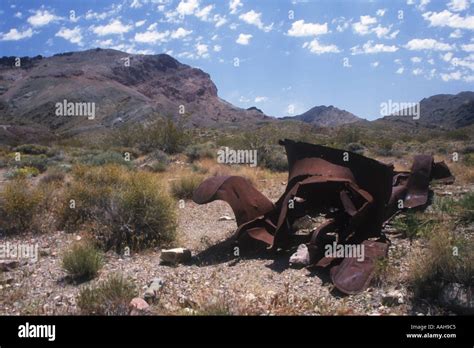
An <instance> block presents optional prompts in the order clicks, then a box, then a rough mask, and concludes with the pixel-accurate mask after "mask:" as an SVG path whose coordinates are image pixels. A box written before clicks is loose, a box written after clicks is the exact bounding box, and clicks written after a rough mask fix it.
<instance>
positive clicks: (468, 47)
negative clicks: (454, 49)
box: [461, 43, 474, 52]
mask: <svg viewBox="0 0 474 348" xmlns="http://www.w3.org/2000/svg"><path fill="white" fill-rule="evenodd" d="M461 48H462V50H463V51H466V52H474V43H472V44H467V45H462V46H461Z"/></svg>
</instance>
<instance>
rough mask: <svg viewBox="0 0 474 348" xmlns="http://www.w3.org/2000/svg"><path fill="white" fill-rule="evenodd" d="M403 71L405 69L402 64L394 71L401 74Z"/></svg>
mask: <svg viewBox="0 0 474 348" xmlns="http://www.w3.org/2000/svg"><path fill="white" fill-rule="evenodd" d="M403 71H405V68H404V67H403V66H401V67H399V68H398V69H397V71H396V73H397V74H400V75H401V74H403Z"/></svg>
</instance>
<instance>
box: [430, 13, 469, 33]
mask: <svg viewBox="0 0 474 348" xmlns="http://www.w3.org/2000/svg"><path fill="white" fill-rule="evenodd" d="M423 18H424V19H425V20H427V21H429V22H430V26H433V27H450V28H454V29H469V30H474V16H466V17H462V16H460V15H459V14H457V13H452V12H450V11H448V10H444V11H442V12H426V13H423Z"/></svg>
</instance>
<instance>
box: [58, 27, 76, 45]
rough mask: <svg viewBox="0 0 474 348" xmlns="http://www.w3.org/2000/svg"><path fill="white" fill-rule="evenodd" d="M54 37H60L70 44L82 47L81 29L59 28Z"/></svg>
mask: <svg viewBox="0 0 474 348" xmlns="http://www.w3.org/2000/svg"><path fill="white" fill-rule="evenodd" d="M54 36H56V37H61V38H63V39H65V40H67V41H69V42H70V43H73V44H77V45H79V46H82V45H83V43H82V33H81V28H79V27H78V26H77V27H75V28H74V29H68V28H61V29H60V30H59V31H58V32H57V33H56V34H55V35H54Z"/></svg>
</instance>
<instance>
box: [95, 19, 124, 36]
mask: <svg viewBox="0 0 474 348" xmlns="http://www.w3.org/2000/svg"><path fill="white" fill-rule="evenodd" d="M91 29H92V31H93V32H94V33H95V34H97V35H99V36H105V35H117V34H124V33H127V32H129V31H130V30H131V29H132V26H131V25H125V24H123V23H122V22H121V21H120V19H114V20H112V21H111V22H110V23H109V24H106V25H98V26H92V27H91Z"/></svg>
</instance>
